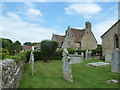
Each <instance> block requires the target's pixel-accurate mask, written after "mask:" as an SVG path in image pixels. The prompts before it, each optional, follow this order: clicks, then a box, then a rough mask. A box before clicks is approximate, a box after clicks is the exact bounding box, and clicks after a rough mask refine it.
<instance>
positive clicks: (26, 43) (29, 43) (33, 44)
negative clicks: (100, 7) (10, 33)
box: [23, 42, 39, 46]
mask: <svg viewBox="0 0 120 90" xmlns="http://www.w3.org/2000/svg"><path fill="white" fill-rule="evenodd" d="M36 44H39V43H37V42H33V43H31V42H25V43H23V45H27V46H35V45H36Z"/></svg>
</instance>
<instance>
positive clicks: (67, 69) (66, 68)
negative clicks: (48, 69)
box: [62, 49, 73, 82]
mask: <svg viewBox="0 0 120 90" xmlns="http://www.w3.org/2000/svg"><path fill="white" fill-rule="evenodd" d="M62 55H63V58H62V61H63V77H64V79H65V80H67V81H69V82H73V78H72V70H71V65H70V64H69V62H70V57H69V53H68V51H67V50H66V49H64V51H63V54H62Z"/></svg>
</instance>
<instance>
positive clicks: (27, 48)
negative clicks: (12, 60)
mask: <svg viewBox="0 0 120 90" xmlns="http://www.w3.org/2000/svg"><path fill="white" fill-rule="evenodd" d="M34 49H35V50H40V44H36V45H35V46H34ZM27 50H32V46H27V45H23V48H22V51H21V52H24V51H27Z"/></svg>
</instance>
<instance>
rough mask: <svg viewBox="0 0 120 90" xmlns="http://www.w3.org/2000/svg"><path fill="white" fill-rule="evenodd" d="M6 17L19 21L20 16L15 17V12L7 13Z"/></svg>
mask: <svg viewBox="0 0 120 90" xmlns="http://www.w3.org/2000/svg"><path fill="white" fill-rule="evenodd" d="M7 15H8V16H9V17H11V18H13V19H20V16H19V15H17V12H8V13H7Z"/></svg>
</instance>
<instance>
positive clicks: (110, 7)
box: [0, 0, 118, 43]
mask: <svg viewBox="0 0 120 90" xmlns="http://www.w3.org/2000/svg"><path fill="white" fill-rule="evenodd" d="M5 1H6V2H2V4H0V7H2V15H1V14H0V21H2V22H0V25H1V26H0V27H2V28H0V32H1V33H0V37H4V38H9V39H11V40H12V41H16V40H19V41H20V42H21V43H24V42H29V41H30V42H40V41H42V40H44V39H51V37H52V34H53V33H55V34H60V35H64V34H65V30H66V29H67V27H68V26H70V27H72V28H81V29H82V28H85V22H87V21H89V22H91V24H92V31H93V33H94V35H95V37H96V39H97V41H98V43H101V38H100V36H101V35H102V34H103V33H104V32H105V31H107V30H108V29H109V28H110V27H111V26H112V25H113V24H114V23H115V22H116V21H117V19H118V2H109V1H111V0H104V1H106V2H94V0H90V1H92V2H77V1H78V0H74V1H76V2H46V1H47V0H42V2H37V0H35V1H34V2H24V1H25V0H24V1H22V0H18V1H19V2H13V1H14V0H12V2H8V1H7V0H5ZM10 1H11V0H10ZM21 1H22V2H21ZM38 1H39V0H38ZM62 1H63V0H62ZM71 1H72V0H71ZM84 1H87V0H84ZM113 1H114V0H113ZM115 1H116V0H115Z"/></svg>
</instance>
